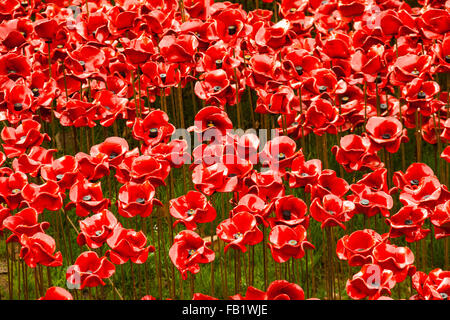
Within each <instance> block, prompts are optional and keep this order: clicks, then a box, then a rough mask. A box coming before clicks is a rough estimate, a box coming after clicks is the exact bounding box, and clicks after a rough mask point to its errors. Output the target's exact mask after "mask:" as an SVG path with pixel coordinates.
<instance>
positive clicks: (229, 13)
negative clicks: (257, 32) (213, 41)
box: [212, 7, 251, 45]
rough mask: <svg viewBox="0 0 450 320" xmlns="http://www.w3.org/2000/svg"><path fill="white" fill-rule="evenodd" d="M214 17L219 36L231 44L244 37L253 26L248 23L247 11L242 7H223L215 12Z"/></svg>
mask: <svg viewBox="0 0 450 320" xmlns="http://www.w3.org/2000/svg"><path fill="white" fill-rule="evenodd" d="M212 18H213V19H214V22H215V26H216V30H217V36H218V37H219V38H220V39H221V40H223V42H225V43H227V44H229V45H233V44H235V43H236V42H238V41H239V40H241V39H243V38H244V37H246V36H247V35H248V34H249V33H250V31H251V27H250V26H249V25H247V24H246V20H247V17H246V12H245V11H244V10H242V9H241V8H239V9H238V8H231V7H228V8H223V9H222V10H218V11H216V12H214V14H213V15H212Z"/></svg>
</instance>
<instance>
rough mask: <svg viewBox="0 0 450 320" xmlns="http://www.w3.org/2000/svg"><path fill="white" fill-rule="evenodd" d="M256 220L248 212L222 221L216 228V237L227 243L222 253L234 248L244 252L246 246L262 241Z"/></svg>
mask: <svg viewBox="0 0 450 320" xmlns="http://www.w3.org/2000/svg"><path fill="white" fill-rule="evenodd" d="M257 224H258V223H257V221H256V218H255V217H254V216H253V215H252V214H251V213H248V212H240V213H237V214H235V215H234V216H232V217H231V218H228V219H226V220H223V221H222V222H221V223H220V224H219V225H218V226H217V228H216V233H217V236H218V237H219V238H220V239H221V240H223V241H225V242H227V243H228V244H227V245H226V246H225V248H224V251H225V252H227V251H228V249H229V248H230V247H231V248H234V249H236V250H238V249H239V250H241V251H242V252H246V251H247V248H246V245H251V246H252V245H255V244H258V243H260V242H261V241H262V238H263V234H262V232H261V230H259V228H258V226H257Z"/></svg>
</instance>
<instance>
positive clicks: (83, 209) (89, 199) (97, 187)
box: [66, 180, 110, 217]
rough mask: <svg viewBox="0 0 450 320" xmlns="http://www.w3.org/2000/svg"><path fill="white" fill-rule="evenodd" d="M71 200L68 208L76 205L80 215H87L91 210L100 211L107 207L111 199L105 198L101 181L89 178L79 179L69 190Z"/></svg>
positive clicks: (77, 212) (76, 210)
mask: <svg viewBox="0 0 450 320" xmlns="http://www.w3.org/2000/svg"><path fill="white" fill-rule="evenodd" d="M69 198H70V201H71V202H69V203H68V204H67V205H66V209H67V210H70V209H71V208H73V207H75V208H76V209H75V212H76V214H77V216H79V217H86V216H87V215H88V214H89V213H90V212H94V213H97V212H100V211H102V210H103V209H107V208H108V206H109V203H110V200H109V199H107V198H103V192H102V187H101V183H100V182H99V183H90V182H88V181H87V180H79V181H78V182H77V183H75V184H74V185H73V186H72V187H71V188H70V192H69Z"/></svg>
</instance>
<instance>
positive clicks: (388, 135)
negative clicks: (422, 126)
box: [366, 117, 409, 153]
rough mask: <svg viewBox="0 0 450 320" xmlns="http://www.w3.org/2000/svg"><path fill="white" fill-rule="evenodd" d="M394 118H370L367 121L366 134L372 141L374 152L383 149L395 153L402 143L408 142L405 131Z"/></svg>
mask: <svg viewBox="0 0 450 320" xmlns="http://www.w3.org/2000/svg"><path fill="white" fill-rule="evenodd" d="M402 127H403V126H402V123H401V122H400V121H399V120H398V119H397V118H394V117H370V118H369V119H368V120H367V124H366V130H367V134H368V136H369V138H370V140H372V142H373V145H374V147H375V150H379V149H381V148H383V147H384V148H385V149H386V150H387V151H388V152H390V153H396V152H397V151H398V149H399V148H400V144H401V143H402V142H408V140H409V139H408V136H407V132H406V129H403V128H402Z"/></svg>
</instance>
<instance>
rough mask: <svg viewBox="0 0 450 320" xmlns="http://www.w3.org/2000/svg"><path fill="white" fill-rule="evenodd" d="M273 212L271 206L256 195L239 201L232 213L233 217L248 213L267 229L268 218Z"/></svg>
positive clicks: (248, 195) (244, 197)
mask: <svg viewBox="0 0 450 320" xmlns="http://www.w3.org/2000/svg"><path fill="white" fill-rule="evenodd" d="M270 210H271V205H269V204H267V203H266V202H265V201H264V200H263V199H261V198H260V197H259V196H258V195H256V194H251V193H249V194H246V195H244V196H243V197H241V198H240V199H239V202H238V204H237V205H236V206H235V207H234V208H233V210H232V211H231V214H232V215H235V214H237V213H239V212H248V213H251V214H252V215H254V216H255V218H256V220H257V221H258V223H263V224H264V225H265V226H266V227H267V226H268V223H267V222H266V217H267V216H268V214H269V212H270Z"/></svg>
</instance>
